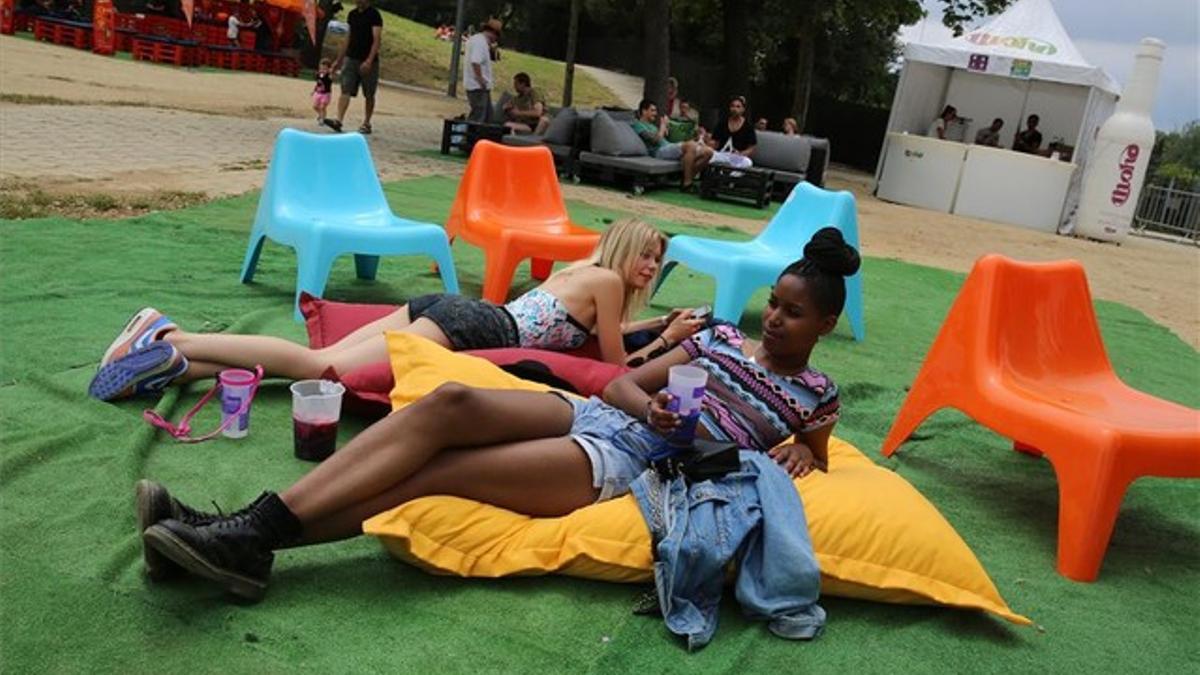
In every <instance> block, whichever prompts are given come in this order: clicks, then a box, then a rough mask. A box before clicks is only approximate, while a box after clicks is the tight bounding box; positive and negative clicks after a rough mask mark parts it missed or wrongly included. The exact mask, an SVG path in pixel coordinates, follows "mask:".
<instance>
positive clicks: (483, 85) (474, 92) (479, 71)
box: [463, 19, 503, 123]
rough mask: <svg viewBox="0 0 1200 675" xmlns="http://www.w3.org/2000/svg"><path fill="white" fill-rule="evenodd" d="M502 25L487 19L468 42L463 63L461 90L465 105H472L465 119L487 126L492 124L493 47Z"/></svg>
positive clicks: (495, 20)
mask: <svg viewBox="0 0 1200 675" xmlns="http://www.w3.org/2000/svg"><path fill="white" fill-rule="evenodd" d="M502 28H503V24H501V23H500V21H499V20H498V19H488V20H487V23H485V24H483V30H481V31H479V32H478V33H476V34H474V35H472V36H471V38H470V39H469V40H467V59H466V61H464V62H463V89H465V90H466V92H467V104H468V105H470V106H471V110H470V112H468V113H467V120H468V121H471V122H482V123H487V122H490V121H492V120H491V119H490V118H491V116H492V86H493V85H494V84H495V79H494V78H493V77H492V46H493V45H495V44H496V43H497V42H498V41H499V40H500V31H501V29H502Z"/></svg>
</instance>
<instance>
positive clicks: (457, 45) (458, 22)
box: [446, 0, 467, 98]
mask: <svg viewBox="0 0 1200 675" xmlns="http://www.w3.org/2000/svg"><path fill="white" fill-rule="evenodd" d="M465 2H466V0H458V9H456V10H455V12H454V39H453V40H451V41H450V77H449V78H448V79H449V80H450V84H449V85H448V86H447V87H446V95H447V96H449V97H450V98H456V97H457V96H458V55H459V53H460V52H462V34H463V29H465V28H466V23H467V21H466V17H465V16H463V4H464V3H465Z"/></svg>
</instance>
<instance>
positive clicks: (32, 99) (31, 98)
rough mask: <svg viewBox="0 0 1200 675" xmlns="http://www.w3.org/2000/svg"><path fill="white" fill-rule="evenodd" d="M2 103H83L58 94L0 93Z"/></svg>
mask: <svg viewBox="0 0 1200 675" xmlns="http://www.w3.org/2000/svg"><path fill="white" fill-rule="evenodd" d="M0 103H15V104H17V105H83V102H82V101H69V100H67V99H65V98H59V97H57V96H43V95H42V94H11V93H8V92H5V93H2V94H0Z"/></svg>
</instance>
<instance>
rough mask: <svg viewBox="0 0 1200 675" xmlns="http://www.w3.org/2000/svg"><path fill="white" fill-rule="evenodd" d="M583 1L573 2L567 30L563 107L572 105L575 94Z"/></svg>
mask: <svg viewBox="0 0 1200 675" xmlns="http://www.w3.org/2000/svg"><path fill="white" fill-rule="evenodd" d="M582 4H583V0H571V23H570V26H569V27H568V28H567V58H566V59H565V60H566V64H567V65H566V68H565V73H564V74H563V99H562V104H563V107H564V108H566V107H568V106H570V105H571V99H572V98H573V97H574V94H575V91H574V90H575V44H576V42H578V40H579V9H580V7H579V6H580V5H582Z"/></svg>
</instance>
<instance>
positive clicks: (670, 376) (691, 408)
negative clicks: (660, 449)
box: [667, 366, 708, 448]
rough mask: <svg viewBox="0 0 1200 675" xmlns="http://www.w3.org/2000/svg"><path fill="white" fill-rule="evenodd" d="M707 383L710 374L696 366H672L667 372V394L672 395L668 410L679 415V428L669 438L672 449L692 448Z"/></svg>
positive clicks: (668, 441)
mask: <svg viewBox="0 0 1200 675" xmlns="http://www.w3.org/2000/svg"><path fill="white" fill-rule="evenodd" d="M707 383H708V373H707V372H706V371H704V370H702V369H700V368H697V367H695V366H671V369H670V370H669V371H667V393H669V394H670V395H671V402H670V403H669V404H667V409H668V410H670V411H671V412H674V413H678V414H679V426H678V427H676V429H675V431H672V432H671V435H670V436H668V437H667V443H668V444H669V445H671V446H672V447H675V448H690V447H691V446H692V441H693V440H694V439H695V438H696V423H697V422H698V421H699V420H700V408H701V404H702V403H703V401H704V388H705V385H706V384H707Z"/></svg>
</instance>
